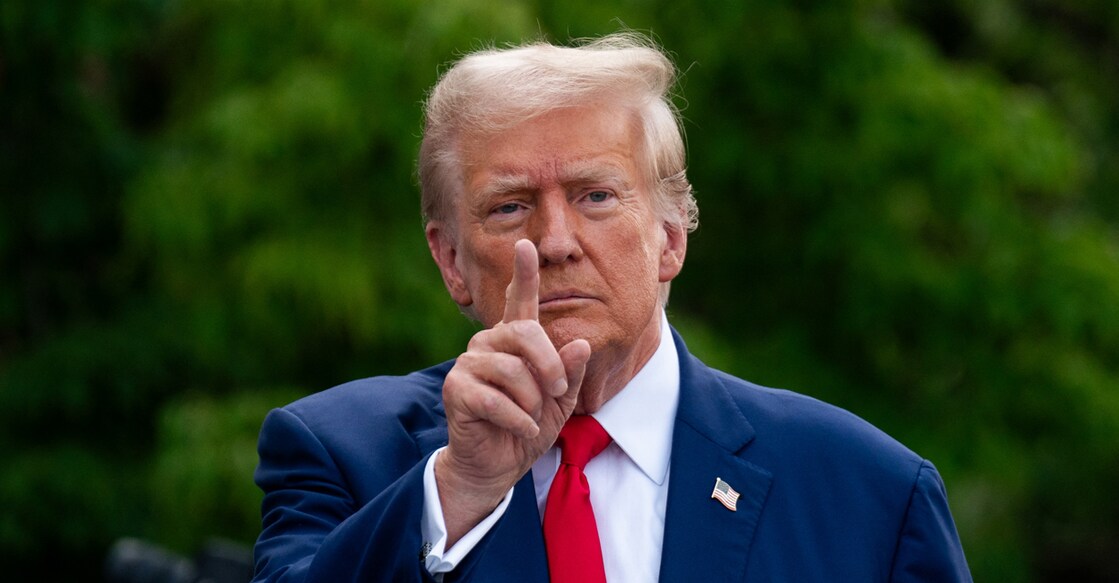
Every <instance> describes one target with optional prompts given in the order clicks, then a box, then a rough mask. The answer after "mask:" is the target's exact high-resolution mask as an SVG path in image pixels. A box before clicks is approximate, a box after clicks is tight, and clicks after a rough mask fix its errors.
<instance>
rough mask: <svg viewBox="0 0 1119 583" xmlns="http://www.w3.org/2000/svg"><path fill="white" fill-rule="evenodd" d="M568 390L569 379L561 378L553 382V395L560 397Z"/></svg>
mask: <svg viewBox="0 0 1119 583" xmlns="http://www.w3.org/2000/svg"><path fill="white" fill-rule="evenodd" d="M566 392H567V379H560V380H558V381H556V382H554V383H552V396H553V397H560V396H563V394H564V393H566Z"/></svg>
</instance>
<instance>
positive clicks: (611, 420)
mask: <svg viewBox="0 0 1119 583" xmlns="http://www.w3.org/2000/svg"><path fill="white" fill-rule="evenodd" d="M679 400H680V359H679V355H678V354H677V352H676V343H675V342H673V340H672V330H671V328H669V326H668V317H667V316H666V315H665V314H664V312H663V311H662V312H661V339H660V345H659V346H658V347H657V350H656V352H654V353H653V356H652V357H650V358H649V361H648V362H646V363H645V366H643V367H641V370H639V371H638V372H637V374H636V375H634V377H633V378H632V379H630V381H629V383H627V384H626V386H625V387H623V388H622V390H621V392H619V393H618V394H617V395H614V397H613V398H612V399H610V400H609V401H607V402H606V404H604V405H603V406H602V408H600V409H599V410H598V411H596V412H595V413H594V414H593V415H591V416H592V417H594V418H595V419H596V420H597V421H598V422H599V423H600V424H601V425H602V427H603V428H604V429H606V432H607V433H609V434H610V437H611V438H613V439H614V443H616V444H618V447H620V448H621V449H622V451H624V452H625V454H626V455H627V456H629V458H630V459H631V460H633V462H634V463H635V464H637V467H639V468H641V471H642V472H643V473H644V474H645V475H646V476H648V477H649V479H650V480H652V481H653V482H655V483H656V484H657V485H661V484H663V483H664V480H665V478H666V477H667V476H668V462H669V457H670V456H671V453H672V428H673V426H674V425H675V420H676V407H677V405H678V403H679Z"/></svg>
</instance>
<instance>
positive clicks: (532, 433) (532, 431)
mask: <svg viewBox="0 0 1119 583" xmlns="http://www.w3.org/2000/svg"><path fill="white" fill-rule="evenodd" d="M537 435H540V426H539V425H537V424H535V423H533V424H532V425H531V426H529V428H528V430H527V431H525V437H527V438H533V437H536V436H537Z"/></svg>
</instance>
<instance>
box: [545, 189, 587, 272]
mask: <svg viewBox="0 0 1119 583" xmlns="http://www.w3.org/2000/svg"><path fill="white" fill-rule="evenodd" d="M533 218H534V219H535V220H534V222H535V223H536V224H535V225H534V227H535V229H534V230H535V231H536V233H534V235H536V237H534V239H536V250H537V253H538V254H539V255H540V263H541V265H549V264H559V263H563V262H565V261H569V260H577V259H580V258H581V257H582V256H583V249H582V246H581V245H580V243H579V240H580V238H579V232H578V229H579V218H578V216H577V215H576V213H575V210H574V208H573V207H572V206H571V205H570V204H568V201H567V197H566V195H564V194H562V193H555V194H547V195H544V196H541V197H540V202H539V207H537V210H536V213H535V216H534V217H533Z"/></svg>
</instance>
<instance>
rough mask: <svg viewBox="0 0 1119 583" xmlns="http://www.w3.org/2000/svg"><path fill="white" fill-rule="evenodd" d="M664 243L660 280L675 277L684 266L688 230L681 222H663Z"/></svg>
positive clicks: (669, 279)
mask: <svg viewBox="0 0 1119 583" xmlns="http://www.w3.org/2000/svg"><path fill="white" fill-rule="evenodd" d="M662 226H663V227H664V234H665V237H664V244H663V245H662V246H661V262H660V273H659V276H660V280H659V281H660V282H661V283H666V282H669V281H672V280H673V279H675V277H676V276H677V275H679V274H680V270H681V269H683V268H684V256H685V255H686V254H687V252H688V230H687V229H686V228H685V227H684V225H681V224H679V223H663V224H662Z"/></svg>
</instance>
